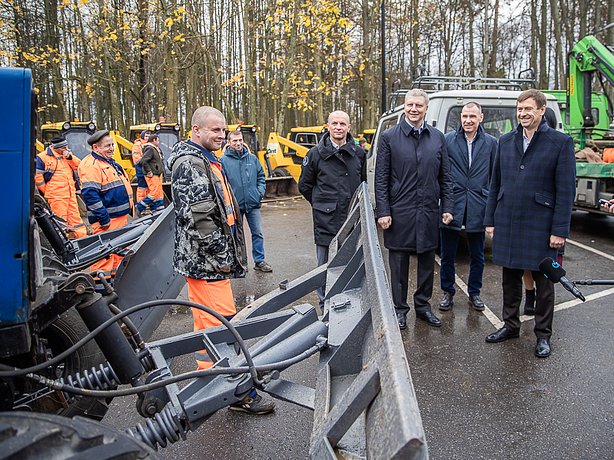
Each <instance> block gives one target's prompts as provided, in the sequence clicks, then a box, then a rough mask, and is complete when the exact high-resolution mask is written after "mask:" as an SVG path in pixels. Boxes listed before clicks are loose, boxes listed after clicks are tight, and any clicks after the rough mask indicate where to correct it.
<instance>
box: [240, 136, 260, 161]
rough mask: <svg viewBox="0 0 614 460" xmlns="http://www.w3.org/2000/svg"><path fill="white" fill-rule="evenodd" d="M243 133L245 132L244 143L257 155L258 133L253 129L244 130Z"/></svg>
mask: <svg viewBox="0 0 614 460" xmlns="http://www.w3.org/2000/svg"><path fill="white" fill-rule="evenodd" d="M241 134H243V142H244V144H245V145H247V146H248V147H249V150H250V152H252V153H253V154H254V155H256V154H257V153H258V139H257V138H256V133H255V132H253V131H251V130H250V131H247V130H242V131H241Z"/></svg>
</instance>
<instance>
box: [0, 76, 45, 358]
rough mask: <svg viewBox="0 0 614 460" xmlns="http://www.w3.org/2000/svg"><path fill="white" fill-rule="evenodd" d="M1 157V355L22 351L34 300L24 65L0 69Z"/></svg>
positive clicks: (28, 87) (30, 120)
mask: <svg viewBox="0 0 614 460" xmlns="http://www.w3.org/2000/svg"><path fill="white" fill-rule="evenodd" d="M0 100H1V101H3V104H4V109H3V110H2V111H1V112H0V158H1V161H2V165H3V166H4V177H3V179H2V181H0V190H1V192H0V193H1V196H3V197H5V199H4V205H3V208H4V212H3V214H4V218H3V219H2V220H3V236H2V238H1V239H0V280H1V281H0V284H1V285H2V288H1V289H0V334H1V335H2V341H0V356H9V355H12V354H15V353H19V352H24V351H27V350H28V349H29V347H30V332H29V330H28V319H29V315H30V304H31V302H32V301H34V300H35V299H34V297H35V289H34V287H33V281H34V280H33V279H31V278H32V277H33V276H31V273H32V272H33V271H32V270H31V269H30V265H32V264H33V263H35V261H34V260H32V259H31V258H30V257H29V252H28V246H29V241H30V239H31V238H33V237H34V232H33V227H32V225H31V223H30V219H31V217H30V216H31V215H32V212H31V208H32V202H33V196H34V195H33V194H34V184H33V176H34V174H33V168H34V152H35V149H34V142H35V133H36V113H35V111H34V109H33V107H34V100H35V94H34V92H33V89H32V74H31V71H30V70H29V69H16V68H1V69H0Z"/></svg>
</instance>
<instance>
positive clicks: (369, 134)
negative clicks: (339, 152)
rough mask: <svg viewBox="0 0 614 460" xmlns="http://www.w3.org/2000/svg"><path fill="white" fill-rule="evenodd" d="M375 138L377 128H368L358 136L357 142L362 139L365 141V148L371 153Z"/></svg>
mask: <svg viewBox="0 0 614 460" xmlns="http://www.w3.org/2000/svg"><path fill="white" fill-rule="evenodd" d="M373 136H375V128H368V129H365V130H364V131H363V132H362V133H360V134H359V135H358V138H357V140H358V141H360V139H364V140H365V142H366V143H365V145H364V148H365V150H367V151H369V150H371V144H372V143H373Z"/></svg>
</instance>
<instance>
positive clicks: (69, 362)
mask: <svg viewBox="0 0 614 460" xmlns="http://www.w3.org/2000/svg"><path fill="white" fill-rule="evenodd" d="M88 333H89V330H88V329H87V327H86V326H85V324H83V321H82V320H81V317H80V316H79V314H78V313H77V312H76V311H75V310H74V309H72V308H71V309H70V310H68V311H66V312H65V313H64V314H62V315H61V316H60V317H59V318H58V319H57V320H56V321H54V322H53V323H52V324H51V325H50V326H49V327H47V328H46V329H45V330H44V331H43V332H42V336H43V337H45V338H46V339H47V341H48V345H49V347H50V348H51V351H52V353H53V356H57V355H58V354H60V353H61V352H63V351H64V350H66V349H67V348H69V347H71V346H72V345H74V344H75V343H76V342H77V341H79V340H80V339H82V338H83V337H85V336H86V335H87V334H88ZM104 361H105V359H104V355H103V354H102V351H100V348H98V345H97V344H96V342H95V341H93V340H92V341H90V342H88V343H86V344H85V345H84V346H82V347H81V348H79V349H78V350H77V351H76V352H75V353H73V354H72V355H70V356H69V357H68V358H66V360H65V361H64V362H62V363H60V364H58V365H57V366H56V368H55V375H54V377H55V378H60V377H64V378H66V377H67V376H68V375H74V374H75V373H77V372H81V371H84V370H86V369H91V368H92V367H94V366H96V365H98V364H101V363H103V362H104ZM108 402H110V400H109V401H105V400H100V399H96V398H76V399H75V400H74V401H73V402H72V403H71V404H70V405H69V407H67V408H65V409H63V410H62V411H61V412H60V415H63V416H65V417H74V416H76V415H83V416H86V417H89V418H93V419H96V420H101V419H102V417H103V416H104V414H105V413H106V412H107V410H108Z"/></svg>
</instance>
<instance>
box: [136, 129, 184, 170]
mask: <svg viewBox="0 0 614 460" xmlns="http://www.w3.org/2000/svg"><path fill="white" fill-rule="evenodd" d="M144 129H147V130H149V131H151V132H152V133H155V134H157V135H158V137H159V139H160V145H159V147H160V151H161V152H162V156H163V157H164V158H163V161H164V177H165V179H167V180H170V174H171V172H170V170H169V169H168V166H167V163H166V162H167V160H168V158H169V157H170V155H171V149H172V148H173V146H174V145H175V144H176V143H177V142H179V141H180V140H181V126H179V124H178V123H168V122H164V121H161V122H158V123H144V124H140V125H132V126H130V134H129V136H128V140H129V141H130V142H134V141H135V140H136V139H137V138H138V137H139V136H140V135H141V132H142V131H143V130H144ZM129 155H130V158H132V152H129Z"/></svg>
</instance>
